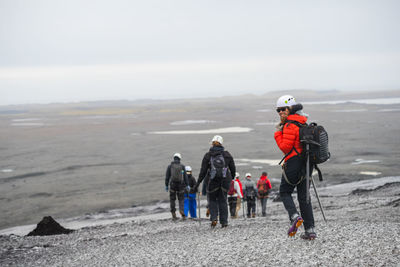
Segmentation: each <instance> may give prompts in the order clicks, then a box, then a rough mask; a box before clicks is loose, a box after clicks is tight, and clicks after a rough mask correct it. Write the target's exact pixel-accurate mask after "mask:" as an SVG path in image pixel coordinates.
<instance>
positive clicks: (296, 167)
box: [275, 95, 316, 239]
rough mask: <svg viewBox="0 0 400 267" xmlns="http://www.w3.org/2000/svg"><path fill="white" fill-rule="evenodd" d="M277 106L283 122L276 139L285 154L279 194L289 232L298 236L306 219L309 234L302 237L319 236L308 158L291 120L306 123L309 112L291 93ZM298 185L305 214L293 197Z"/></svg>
mask: <svg viewBox="0 0 400 267" xmlns="http://www.w3.org/2000/svg"><path fill="white" fill-rule="evenodd" d="M276 107H277V109H276V111H277V112H278V114H279V116H280V119H281V122H280V123H279V124H278V125H277V131H276V132H275V141H276V143H277V145H278V147H279V148H280V150H281V151H282V152H283V153H284V154H285V163H284V165H283V174H282V180H281V185H280V188H279V193H280V197H281V199H282V202H283V205H284V206H285V209H286V210H287V212H288V214H289V219H290V221H291V227H290V228H289V230H288V235H289V236H294V235H295V234H296V232H297V229H298V228H299V227H300V226H301V225H302V224H303V222H304V228H305V233H304V234H303V235H302V236H301V237H302V238H303V239H315V238H316V234H315V231H314V215H313V210H312V206H311V201H309V203H307V187H306V179H305V169H306V167H305V160H304V159H303V158H302V157H301V156H300V154H301V152H302V150H303V148H302V144H301V143H300V139H299V126H297V125H296V124H295V123H291V122H290V121H296V122H298V123H301V124H305V123H306V121H307V114H305V113H304V112H303V111H302V105H301V104H296V101H295V99H294V97H293V96H291V95H284V96H281V97H280V98H279V99H278V101H277V104H276ZM311 171H312V170H311ZM295 187H296V188H297V199H298V201H299V206H300V212H301V216H300V215H299V212H298V211H297V209H296V205H295V204H294V202H293V198H292V193H293V191H294V188H295Z"/></svg>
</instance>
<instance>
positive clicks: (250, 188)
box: [243, 173, 257, 218]
mask: <svg viewBox="0 0 400 267" xmlns="http://www.w3.org/2000/svg"><path fill="white" fill-rule="evenodd" d="M243 193H244V196H243V197H244V198H243V199H244V200H245V201H246V202H247V218H250V217H252V218H255V217H256V197H257V187H256V184H255V183H254V182H253V181H252V180H251V174H250V173H246V179H245V180H244V182H243Z"/></svg>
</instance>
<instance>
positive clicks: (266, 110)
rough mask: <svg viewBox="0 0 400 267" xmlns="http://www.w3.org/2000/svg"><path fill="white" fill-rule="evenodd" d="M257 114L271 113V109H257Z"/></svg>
mask: <svg viewBox="0 0 400 267" xmlns="http://www.w3.org/2000/svg"><path fill="white" fill-rule="evenodd" d="M257 112H271V109H259V110H257Z"/></svg>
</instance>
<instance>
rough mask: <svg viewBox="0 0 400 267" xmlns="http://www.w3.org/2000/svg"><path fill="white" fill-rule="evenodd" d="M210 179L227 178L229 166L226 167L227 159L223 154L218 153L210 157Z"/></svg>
mask: <svg viewBox="0 0 400 267" xmlns="http://www.w3.org/2000/svg"><path fill="white" fill-rule="evenodd" d="M210 166H211V169H210V179H211V180H212V179H214V178H215V177H219V178H225V177H226V171H227V169H228V168H226V167H225V159H224V156H223V155H222V154H218V155H216V156H211V158H210Z"/></svg>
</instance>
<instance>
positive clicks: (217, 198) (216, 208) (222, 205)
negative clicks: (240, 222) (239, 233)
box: [208, 188, 228, 225]
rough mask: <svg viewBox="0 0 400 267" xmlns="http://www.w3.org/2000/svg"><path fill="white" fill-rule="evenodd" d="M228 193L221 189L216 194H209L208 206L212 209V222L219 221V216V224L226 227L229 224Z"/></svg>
mask: <svg viewBox="0 0 400 267" xmlns="http://www.w3.org/2000/svg"><path fill="white" fill-rule="evenodd" d="M227 196H228V195H227V192H226V191H224V190H222V189H221V188H219V189H217V190H216V191H214V192H209V193H208V197H209V198H208V200H209V203H208V206H209V208H210V220H211V221H217V220H218V216H219V222H220V223H221V224H222V225H224V224H228V203H227Z"/></svg>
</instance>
